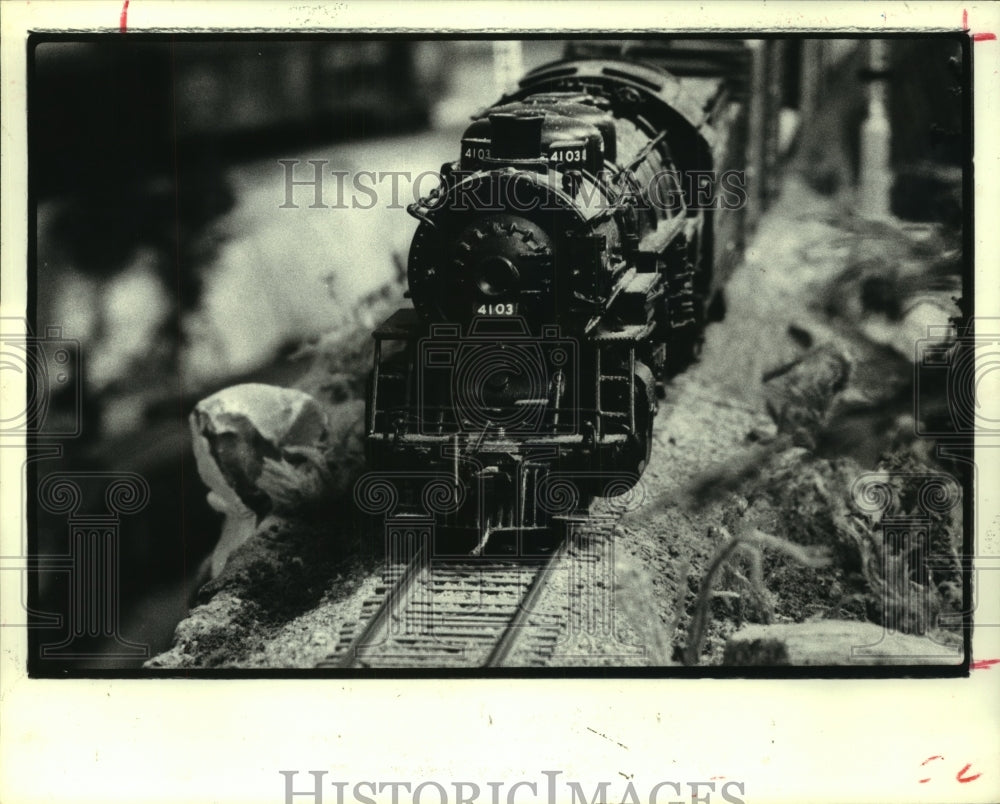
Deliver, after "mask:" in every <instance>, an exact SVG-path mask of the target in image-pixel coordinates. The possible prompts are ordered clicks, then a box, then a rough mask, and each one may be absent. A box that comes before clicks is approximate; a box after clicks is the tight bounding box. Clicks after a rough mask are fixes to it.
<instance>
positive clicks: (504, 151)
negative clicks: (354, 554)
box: [366, 58, 748, 544]
mask: <svg viewBox="0 0 1000 804" xmlns="http://www.w3.org/2000/svg"><path fill="white" fill-rule="evenodd" d="M735 86H737V85H736V84H735V83H734V82H733V81H732V80H731V76H727V75H723V74H720V75H716V76H709V77H699V78H690V79H688V78H685V79H681V78H677V77H675V76H673V75H671V74H670V73H668V72H666V71H665V70H664V69H661V68H659V67H657V66H656V65H653V64H640V63H635V62H630V61H625V60H617V59H606V58H586V59H579V60H569V61H561V62H556V63H553V64H550V65H547V66H544V67H541V68H538V69H536V70H534V71H533V72H531V73H529V74H528V75H527V76H526V77H525V78H524V79H522V81H521V82H520V84H519V87H518V89H517V90H516V91H514V92H513V93H511V94H509V95H507V96H505V97H503V98H502V99H501V100H500V101H499V102H498V103H497V104H495V105H494V106H492V107H490V108H488V109H486V110H485V111H484V112H482V113H480V114H478V115H476V116H475V117H474V119H473V120H472V123H471V124H470V125H469V126H468V128H467V129H466V130H465V133H464V135H463V136H462V139H461V143H460V154H459V158H458V159H457V160H456V161H455V162H452V163H449V164H445V165H444V166H443V167H442V170H441V183H440V186H438V187H437V188H436V189H435V190H434V191H432V192H431V193H430V195H428V196H427V197H426V198H423V199H421V200H420V201H419V202H417V203H415V204H412V205H411V206H410V207H409V212H410V213H411V214H412V215H414V216H415V217H416V218H418V219H419V225H418V228H417V230H416V233H415V235H414V237H413V241H412V245H411V248H410V254H409V261H408V266H407V279H408V283H409V293H408V295H409V296H410V298H411V299H412V301H413V307H412V309H409V308H408V309H400V310H398V311H397V312H396V313H394V314H393V315H392V316H390V317H389V318H388V319H387V320H386V321H385V322H384V323H383V324H382V325H381V326H379V327H378V328H377V329H376V331H375V332H374V338H375V365H374V369H373V372H372V374H371V377H370V384H369V392H368V400H367V420H366V424H367V427H366V435H367V446H368V457H369V462H370V465H371V466H372V468H373V469H375V470H377V471H378V472H380V473H383V474H385V473H388V474H391V475H393V476H394V477H397V478H399V484H400V485H401V486H402V489H403V490H402V492H401V494H402V499H401V500H400V507H401V510H406V508H407V506H411V508H412V510H413V511H415V512H417V511H424V512H426V510H427V509H428V508H431V509H433V510H434V517H435V521H436V523H437V524H438V526H439V527H444V528H450V529H458V530H460V531H462V532H466V533H468V535H471V536H474V537H475V538H476V541H478V542H479V543H480V544H482V543H483V542H484V541H485V539H486V538H487V537H488V536H490V534H494V533H498V532H505V533H508V534H516V535H517V536H518V538H520V537H523V536H525V535H529V534H530V533H531V532H532V531H541V530H546V529H548V528H550V527H551V526H552V524H553V521H554V520H558V519H560V518H566V517H572V516H574V515H576V514H579V513H580V512H581V511H582V510H583V509H585V508H586V506H587V504H588V503H589V502H590V501H591V500H592V499H593V498H594V497H601V496H603V497H608V496H612V495H620V494H622V493H624V492H626V491H628V490H629V489H630V488H632V487H633V486H634V485H635V484H636V483H637V482H638V479H639V477H640V476H641V474H642V473H643V471H644V469H645V467H646V464H647V462H648V461H649V457H650V448H651V444H652V428H653V419H654V416H655V414H656V411H657V405H658V390H659V388H660V386H661V384H662V383H663V382H664V380H665V379H666V378H668V377H669V375H670V374H671V373H672V372H674V371H676V370H678V369H679V368H681V367H683V366H684V365H685V364H686V363H688V362H690V361H691V360H692V359H693V358H694V357H695V356H696V354H697V352H698V349H699V346H700V343H701V338H702V331H703V328H704V326H705V323H706V320H707V317H708V313H709V306H710V303H711V300H712V298H713V294H715V293H716V291H717V290H718V289H719V288H720V286H721V284H722V282H723V281H724V280H725V278H726V276H727V274H728V273H729V271H730V269H731V267H732V266H733V265H734V264H735V263H736V262H737V260H738V259H739V257H740V254H741V251H742V244H743V233H744V229H745V226H744V220H743V214H744V212H743V208H744V206H745V204H744V203H743V202H744V201H745V200H746V196H745V191H746V188H745V186H743V185H741V182H742V179H743V176H744V175H745V174H744V173H743V171H742V168H743V167H744V162H745V158H746V140H747V130H748V119H747V111H746V103H745V102H743V101H745V95H744V96H743V97H742V98H741V97H740V95H739V92H738V90H737V89H734V87H735ZM738 169H739V170H738ZM737 170H738V172H737ZM727 180H728V182H727ZM720 246H721V247H720ZM431 475H433V476H435V477H439V478H444V479H445V482H444V483H443V484H441V483H439V484H437V486H436V487H435V488H436V491H435V492H434V493H432V494H430V495H429V496H428V494H427V488H428V486H427V485H426V484H424V483H423V482H422V480H421V478H426V477H427V476H431ZM432 485H433V484H432ZM422 488H423V491H421V489H422Z"/></svg>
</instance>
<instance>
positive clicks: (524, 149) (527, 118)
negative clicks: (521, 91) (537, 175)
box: [490, 112, 545, 160]
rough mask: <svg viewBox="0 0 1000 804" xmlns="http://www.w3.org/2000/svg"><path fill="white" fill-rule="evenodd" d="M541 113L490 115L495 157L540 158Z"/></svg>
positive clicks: (492, 153)
mask: <svg viewBox="0 0 1000 804" xmlns="http://www.w3.org/2000/svg"><path fill="white" fill-rule="evenodd" d="M544 119H545V117H544V115H540V114H524V115H519V114H510V113H507V112H498V113H497V114H491V115H490V127H491V129H492V140H493V143H492V147H491V149H490V150H491V157H492V158H493V159H511V160H520V159H538V158H539V157H540V156H541V155H542V121H543V120H544Z"/></svg>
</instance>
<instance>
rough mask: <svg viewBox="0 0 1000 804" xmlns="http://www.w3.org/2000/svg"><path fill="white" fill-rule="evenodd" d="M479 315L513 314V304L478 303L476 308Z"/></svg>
mask: <svg viewBox="0 0 1000 804" xmlns="http://www.w3.org/2000/svg"><path fill="white" fill-rule="evenodd" d="M476 312H477V313H479V314H480V315H514V305H513V304H480V305H479V309H478V310H476Z"/></svg>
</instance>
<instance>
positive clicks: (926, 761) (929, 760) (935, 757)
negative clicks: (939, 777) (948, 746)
mask: <svg viewBox="0 0 1000 804" xmlns="http://www.w3.org/2000/svg"><path fill="white" fill-rule="evenodd" d="M935 759H944V757H943V756H941V755H940V754H935V755H934V756H932V757H927V759H925V760H924V761H923V762H921V763H920V766H921V767H923V766H924V765H926V764H927V763H928V762H931V761H932V760H935ZM929 781H930V777H928V778H926V779H921V780H920V784H927V783H928V782H929Z"/></svg>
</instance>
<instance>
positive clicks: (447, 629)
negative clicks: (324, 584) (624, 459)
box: [319, 543, 568, 668]
mask: <svg viewBox="0 0 1000 804" xmlns="http://www.w3.org/2000/svg"><path fill="white" fill-rule="evenodd" d="M567 552H568V551H567V547H566V544H565V543H563V544H561V545H560V546H559V547H557V548H556V549H555V550H554V551H553V553H552V554H551V555H550V556H547V557H539V558H537V559H536V558H529V559H526V558H520V559H504V558H497V557H493V556H487V557H480V558H472V557H463V558H460V559H455V560H451V559H447V560H445V559H438V558H435V559H433V560H430V559H429V558H428V556H427V555H426V554H425V553H423V552H420V553H418V554H417V555H416V556H414V558H413V559H412V560H411V561H410V562H409V563H408V564H402V563H397V564H392V565H390V566H389V567H387V568H386V571H385V572H384V574H383V576H382V584H381V585H380V586H379V588H378V589H376V593H375V595H374V596H373V597H372V598H369V600H368V601H366V603H365V605H364V607H363V609H362V613H361V621H360V622H361V623H362V624H363V625H355V626H347V627H346V628H345V629H344V631H343V632H342V633H341V636H340V642H339V644H338V646H337V649H336V650H335V651H334V653H333V654H331V655H330V657H328V658H327V659H325V660H324V661H322V662H320V664H319V667H341V668H352V667H353V668H369V667H371V668H393V667H396V668H421V667H423V668H437V667H503V666H504V665H505V664H507V663H508V662H509V661H510V660H511V659H512V657H516V663H517V665H518V666H541V665H543V664H544V663H545V661H546V659H548V657H549V656H551V654H552V652H553V651H554V649H555V647H556V643H557V642H558V640H559V636H560V633H561V630H562V627H563V625H564V624H565V623H564V620H565V618H564V617H562V616H560V615H559V614H551V613H549V614H543V613H540V612H538V611H536V604H537V602H538V600H539V598H540V596H541V594H542V591H543V590H544V588H545V585H546V583H548V582H549V581H550V580H551V578H552V576H553V574H554V573H555V572H556V570H557V569H558V568H559V567H560V566H561V565H562V564H563V562H565V561H566V559H567ZM359 628H360V630H359Z"/></svg>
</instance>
